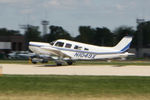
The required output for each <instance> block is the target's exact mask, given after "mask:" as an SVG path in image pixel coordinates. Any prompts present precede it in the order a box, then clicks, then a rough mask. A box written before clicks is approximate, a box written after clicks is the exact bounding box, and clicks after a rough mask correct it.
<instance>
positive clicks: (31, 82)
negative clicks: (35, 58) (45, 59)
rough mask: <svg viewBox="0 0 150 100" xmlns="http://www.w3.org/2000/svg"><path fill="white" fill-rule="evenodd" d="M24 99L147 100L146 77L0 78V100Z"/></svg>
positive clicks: (149, 85) (149, 88) (149, 83)
mask: <svg viewBox="0 0 150 100" xmlns="http://www.w3.org/2000/svg"><path fill="white" fill-rule="evenodd" d="M12 97H13V98H12ZM143 97H144V98H145V99H144V98H143ZM26 98H28V99H29V100H40V99H42V100H92V99H94V100H141V99H143V100H149V98H150V77H121V76H120V77H119V76H17V75H3V76H1V77H0V100H25V99H26ZM50 98H51V99H50ZM100 98H101V99H100ZM112 98H114V99H112Z"/></svg>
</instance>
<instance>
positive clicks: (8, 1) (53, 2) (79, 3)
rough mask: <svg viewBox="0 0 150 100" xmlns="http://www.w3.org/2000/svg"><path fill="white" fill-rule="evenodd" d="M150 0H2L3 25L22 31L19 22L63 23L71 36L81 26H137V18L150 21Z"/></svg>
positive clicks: (37, 24)
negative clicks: (45, 21) (43, 21)
mask: <svg viewBox="0 0 150 100" xmlns="http://www.w3.org/2000/svg"><path fill="white" fill-rule="evenodd" d="M149 5H150V0H0V28H7V29H13V30H20V31H21V32H22V31H23V30H22V29H20V25H26V24H31V25H35V26H40V30H41V31H42V26H41V21H42V20H48V21H49V22H50V23H49V25H58V26H62V27H63V28H64V29H65V30H67V31H68V32H69V33H70V34H71V35H72V36H76V35H78V34H79V32H78V28H79V26H83V25H84V26H91V27H93V28H96V27H107V28H109V29H110V30H111V31H113V30H115V29H116V28H117V27H119V26H131V27H133V28H136V25H137V24H136V18H144V19H145V20H150V6H149Z"/></svg>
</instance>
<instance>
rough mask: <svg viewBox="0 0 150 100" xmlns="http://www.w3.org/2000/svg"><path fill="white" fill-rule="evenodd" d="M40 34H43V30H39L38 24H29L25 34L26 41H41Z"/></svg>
mask: <svg viewBox="0 0 150 100" xmlns="http://www.w3.org/2000/svg"><path fill="white" fill-rule="evenodd" d="M40 34H41V32H40V31H39V27H38V26H32V25H28V26H27V30H26V31H25V34H24V36H25V39H26V42H29V41H41V37H40Z"/></svg>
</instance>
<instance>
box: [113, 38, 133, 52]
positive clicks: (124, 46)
mask: <svg viewBox="0 0 150 100" xmlns="http://www.w3.org/2000/svg"><path fill="white" fill-rule="evenodd" d="M131 42H132V37H131V36H125V37H124V38H123V39H122V40H121V41H120V42H119V43H118V44H117V45H116V46H115V47H114V49H116V50H119V51H120V52H125V51H126V50H128V49H129V47H130V45H131Z"/></svg>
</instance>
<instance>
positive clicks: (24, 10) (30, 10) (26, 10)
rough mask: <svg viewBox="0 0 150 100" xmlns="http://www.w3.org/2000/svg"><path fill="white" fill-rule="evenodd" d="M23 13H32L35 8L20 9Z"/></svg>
mask: <svg viewBox="0 0 150 100" xmlns="http://www.w3.org/2000/svg"><path fill="white" fill-rule="evenodd" d="M20 12H21V13H22V14H31V13H32V12H33V9H23V10H21V11H20Z"/></svg>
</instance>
